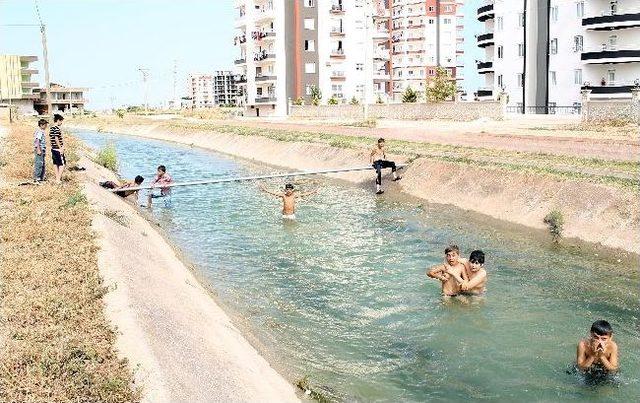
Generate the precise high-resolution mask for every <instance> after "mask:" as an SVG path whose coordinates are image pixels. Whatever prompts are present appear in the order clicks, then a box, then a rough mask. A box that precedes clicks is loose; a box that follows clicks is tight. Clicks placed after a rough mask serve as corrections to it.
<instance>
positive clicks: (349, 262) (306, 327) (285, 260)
mask: <svg viewBox="0 0 640 403" xmlns="http://www.w3.org/2000/svg"><path fill="white" fill-rule="evenodd" d="M78 135H79V137H80V138H81V139H83V140H84V141H85V142H86V143H87V144H88V145H89V146H92V147H96V148H98V147H101V146H103V145H105V144H106V143H108V142H112V143H114V144H115V146H116V148H117V152H118V158H119V162H120V173H121V175H122V176H123V177H126V178H132V177H134V176H135V175H137V174H141V175H143V176H145V178H148V180H150V179H151V178H152V175H153V173H154V171H155V167H156V166H157V165H159V164H164V165H166V166H167V168H168V172H169V173H170V174H171V175H172V176H173V178H174V179H175V180H176V181H184V180H195V179H204V178H222V177H231V176H242V175H247V174H257V173H271V172H274V171H275V169H274V168H271V167H267V166H257V165H253V164H248V163H247V162H243V161H239V160H236V159H233V158H230V157H228V156H224V155H221V154H217V153H214V152H210V151H206V150H202V149H198V148H193V147H188V146H181V145H176V144H173V143H167V142H160V141H153V140H145V139H139V138H135V137H128V136H120V135H110V134H104V133H94V132H79V133H78ZM283 184H284V182H283V181H277V182H268V185H269V186H271V187H272V188H273V189H275V188H277V187H281V186H282V185H283ZM298 184H299V186H300V187H301V189H302V190H309V189H313V188H314V187H315V186H320V187H319V193H318V194H317V195H315V196H312V197H310V198H308V199H307V200H304V201H302V202H300V203H299V205H298V212H297V215H298V220H297V221H296V222H286V221H283V220H282V218H281V216H280V208H281V207H280V205H279V203H278V201H277V200H276V199H275V198H273V197H270V196H267V195H265V194H264V193H261V192H260V191H259V189H258V188H257V186H256V184H254V183H231V184H226V185H213V186H196V187H190V188H177V189H174V193H173V196H172V205H171V206H170V207H165V206H164V205H163V204H162V203H158V204H157V205H156V206H155V207H154V209H153V216H154V217H155V219H157V220H158V221H159V222H160V223H161V224H162V226H163V227H164V228H165V230H166V232H167V233H168V235H169V237H170V238H171V239H172V241H173V242H174V243H175V244H177V245H178V246H179V247H180V248H181V249H182V250H183V251H184V252H185V253H186V254H187V256H188V257H189V259H190V260H191V261H192V262H194V263H195V264H196V265H197V266H198V270H199V271H201V274H202V276H201V277H204V278H205V279H206V280H207V281H208V282H210V284H211V286H212V288H213V289H214V290H215V292H216V293H217V295H218V299H219V301H220V302H221V303H222V304H223V306H225V307H226V308H227V309H228V310H229V311H230V312H232V313H233V316H235V317H236V321H237V323H238V324H239V325H240V326H241V327H242V328H243V329H244V330H245V331H247V332H249V333H250V334H251V335H252V337H253V338H255V339H257V340H258V341H259V344H260V345H262V346H266V349H265V350H266V351H265V354H266V355H267V357H268V358H269V359H270V360H272V361H273V362H274V363H275V366H276V367H277V368H279V369H281V370H282V371H283V372H284V373H285V374H286V375H287V376H288V377H289V378H290V379H291V380H292V381H295V380H296V379H300V378H302V377H304V376H307V377H308V380H309V382H310V384H311V385H312V386H313V387H314V389H315V390H317V391H318V392H320V393H321V394H323V395H324V396H326V397H328V398H330V399H331V400H337V401H426V400H436V401H459V400H462V399H486V400H494V401H566V400H590V401H635V400H636V399H637V398H638V396H640V338H639V329H638V324H639V322H638V316H639V311H638V307H639V299H638V298H639V295H640V279H639V276H638V268H639V267H638V260H637V259H635V258H631V259H629V258H628V257H625V256H622V255H620V256H618V255H616V254H615V253H613V254H607V255H606V256H603V254H602V253H601V252H600V253H599V252H598V251H597V250H595V249H591V248H589V247H585V246H554V245H552V244H551V243H550V242H548V240H547V239H546V238H545V237H540V236H539V235H540V234H539V232H537V231H536V232H533V233H529V232H528V231H526V230H523V229H521V228H516V229H514V228H508V227H506V226H504V225H500V224H496V223H495V222H492V221H490V220H487V219H484V218H483V217H479V216H476V215H473V214H469V213H466V212H463V211H461V210H458V209H455V208H452V207H449V206H436V205H428V204H420V202H417V201H415V200H411V199H403V198H400V197H394V195H393V194H392V192H387V194H386V195H385V196H383V197H379V196H375V195H374V194H373V192H372V189H371V187H367V188H363V187H359V186H355V185H350V184H346V183H343V182H341V181H335V180H328V179H317V180H315V181H304V182H299V183H298ZM443 191H447V190H445V189H443ZM458 191H460V192H461V197H462V195H463V194H464V189H460V190H458ZM449 242H455V243H457V244H458V245H460V247H461V248H462V250H463V255H465V256H468V254H469V252H470V251H471V250H472V249H475V248H480V249H482V250H484V251H485V252H486V253H487V263H486V267H487V269H488V273H489V283H488V291H487V293H486V296H484V297H481V298H476V299H469V300H451V301H443V299H442V298H441V297H440V295H439V291H440V290H439V284H438V283H437V282H436V281H434V280H430V279H428V278H427V277H426V276H425V268H426V267H428V266H431V265H434V264H437V263H439V262H441V261H442V260H443V249H444V247H445V246H446V245H447V244H448V243H449ZM598 254H599V255H600V256H598ZM596 319H606V320H608V321H610V322H611V323H612V325H613V327H614V331H615V333H614V337H615V339H616V340H617V342H618V344H619V348H620V352H621V356H620V362H621V368H622V369H621V372H620V374H619V375H618V376H617V377H616V378H615V379H614V380H613V381H612V382H608V383H606V384H602V385H597V386H593V385H588V384H587V383H586V382H585V381H584V380H583V379H581V377H580V376H577V375H576V374H574V373H571V371H568V369H569V367H570V365H571V364H572V363H573V362H574V361H575V350H576V343H577V342H578V340H579V339H580V338H581V337H584V336H586V334H587V333H588V329H589V327H590V325H591V323H592V322H593V321H594V320H596Z"/></svg>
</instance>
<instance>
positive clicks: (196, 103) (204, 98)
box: [187, 73, 215, 109]
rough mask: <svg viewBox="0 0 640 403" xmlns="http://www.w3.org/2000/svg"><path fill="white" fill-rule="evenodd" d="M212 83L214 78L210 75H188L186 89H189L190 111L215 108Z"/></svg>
mask: <svg viewBox="0 0 640 403" xmlns="http://www.w3.org/2000/svg"><path fill="white" fill-rule="evenodd" d="M213 82H214V76H213V75H212V74H201V73H192V74H189V78H188V79H187V88H189V98H191V105H190V107H191V108H192V109H200V108H213V107H214V106H215V103H214V89H213Z"/></svg>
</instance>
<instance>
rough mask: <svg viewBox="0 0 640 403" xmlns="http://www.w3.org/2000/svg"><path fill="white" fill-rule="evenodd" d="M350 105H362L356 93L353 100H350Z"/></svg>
mask: <svg viewBox="0 0 640 403" xmlns="http://www.w3.org/2000/svg"><path fill="white" fill-rule="evenodd" d="M349 104H350V105H360V101H358V100H357V99H356V97H355V95H354V96H353V97H352V98H351V101H349Z"/></svg>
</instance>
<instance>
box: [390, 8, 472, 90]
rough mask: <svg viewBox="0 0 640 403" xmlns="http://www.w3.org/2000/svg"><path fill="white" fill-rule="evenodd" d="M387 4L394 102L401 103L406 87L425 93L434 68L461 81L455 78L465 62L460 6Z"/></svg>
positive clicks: (460, 85)
mask: <svg viewBox="0 0 640 403" xmlns="http://www.w3.org/2000/svg"><path fill="white" fill-rule="evenodd" d="M390 3H391V4H390V7H391V18H392V24H391V42H392V59H391V69H392V71H393V77H392V82H393V95H394V99H396V100H398V99H400V98H401V96H402V93H403V92H404V91H405V90H406V88H407V87H411V88H413V89H415V90H418V91H424V90H425V89H426V85H427V80H428V79H429V78H430V77H433V76H435V73H436V68H437V67H444V68H446V70H447V71H448V72H449V73H450V75H451V77H452V78H453V79H462V77H458V72H459V71H461V70H462V68H461V67H462V65H463V58H464V47H463V42H464V20H463V14H462V2H461V1H455V0H421V1H419V0H391V2H390ZM459 87H460V88H461V87H462V84H461V83H459Z"/></svg>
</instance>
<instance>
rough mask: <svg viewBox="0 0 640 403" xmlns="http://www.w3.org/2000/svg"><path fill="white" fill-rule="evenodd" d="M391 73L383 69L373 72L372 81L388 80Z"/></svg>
mask: <svg viewBox="0 0 640 403" xmlns="http://www.w3.org/2000/svg"><path fill="white" fill-rule="evenodd" d="M390 80H391V75H390V74H389V73H387V72H386V71H384V70H381V71H375V72H374V73H373V81H390Z"/></svg>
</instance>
